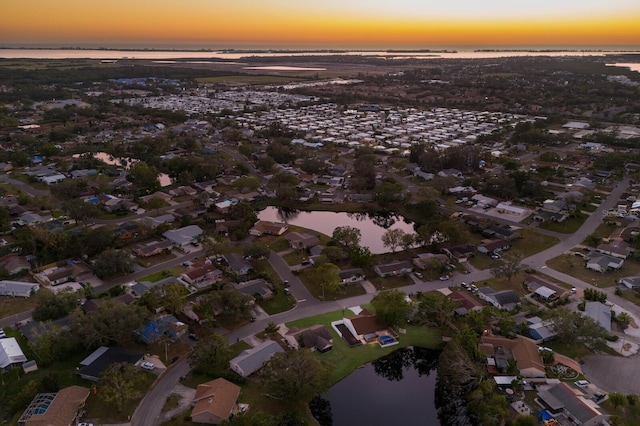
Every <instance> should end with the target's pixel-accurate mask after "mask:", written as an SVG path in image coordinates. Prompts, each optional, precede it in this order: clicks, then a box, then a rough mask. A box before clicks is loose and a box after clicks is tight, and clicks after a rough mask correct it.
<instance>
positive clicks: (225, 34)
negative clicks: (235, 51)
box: [0, 0, 640, 47]
mask: <svg viewBox="0 0 640 426" xmlns="http://www.w3.org/2000/svg"><path fill="white" fill-rule="evenodd" d="M207 1H209V0H207ZM273 1H274V4H273V5H272V6H273V7H266V6H265V3H255V1H252V0H237V3H239V4H233V5H230V4H229V3H226V2H225V3H222V4H219V2H213V1H211V2H210V3H207V2H206V1H205V0H200V1H195V0H185V1H184V2H180V3H178V2H173V1H170V0H155V1H152V0H138V1H136V0H130V1H128V2H125V1H124V0H111V1H110V2H104V3H103V2H100V3H98V4H96V3H94V2H91V1H88V2H87V1H84V2H80V1H77V0H59V1H58V2H48V3H46V2H43V1H42V0H23V1H21V2H15V1H12V2H8V3H5V4H4V5H3V14H2V16H1V17H0V45H2V44H7V43H25V44H26V43H63V44H64V43H71V44H83V43H104V44H109V43H147V44H150V45H153V44H158V43H163V44H199V45H211V46H225V45H230V46H233V45H246V46H252V45H253V46H269V45H271V46H278V45H300V46H324V47H342V46H360V47H376V46H379V47H382V46H388V47H392V46H403V47H429V46H510V45H511V46H527V45H531V46H533V45H535V46H568V45H576V46H578V45H583V46H605V45H610V46H636V47H640V25H639V24H638V22H640V6H639V7H636V8H635V9H634V10H632V11H623V12H617V13H610V14H604V15H603V14H600V15H598V16H586V15H585V14H584V13H581V14H576V15H575V16H573V15H572V16H566V17H562V16H558V17H553V18H540V17H537V18H536V17H531V18H529V19H523V18H522V17H513V18H510V19H507V18H504V17H502V18H500V19H498V18H483V19H472V18H470V17H464V16H461V17H459V18H456V19H453V18H451V17H446V18H444V17H442V16H440V17H438V16H423V15H417V16H415V17H411V16H409V15H410V14H408V13H404V14H403V15H402V16H390V17H386V16H380V15H375V14H373V13H363V14H362V15H361V16H356V17H354V16H353V15H351V14H347V13H344V14H341V13H339V11H337V10H325V11H322V10H320V9H319V6H315V9H313V11H314V13H313V14H311V13H309V12H307V13H304V12H305V7H307V5H303V4H300V3H297V4H296V5H295V6H294V5H293V3H292V4H289V3H290V2H288V1H287V0H273ZM242 3H244V4H245V6H246V4H255V7H253V8H246V9H244V8H241V7H240V6H241V4H242ZM278 3H280V4H281V5H285V4H287V5H288V6H289V7H288V8H287V9H283V8H278V7H277V6H275V5H277V4H278ZM25 4H26V6H25ZM203 5H204V6H203ZM612 10H613V8H612ZM43 11H44V13H43Z"/></svg>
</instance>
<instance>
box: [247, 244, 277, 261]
mask: <svg viewBox="0 0 640 426" xmlns="http://www.w3.org/2000/svg"><path fill="white" fill-rule="evenodd" d="M270 252H271V250H269V247H267V246H265V245H262V244H251V245H249V246H246V247H245V248H244V255H245V256H251V257H252V258H254V259H264V258H267V257H269V253H270Z"/></svg>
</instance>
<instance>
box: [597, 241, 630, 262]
mask: <svg viewBox="0 0 640 426" xmlns="http://www.w3.org/2000/svg"><path fill="white" fill-rule="evenodd" d="M596 251H598V252H599V253H603V254H606V255H609V256H613V257H619V258H620V259H626V258H627V257H629V255H630V254H631V253H633V251H634V249H633V247H631V245H630V244H629V243H627V242H626V241H622V240H617V241H610V242H609V243H602V244H599V245H598V247H597V248H596Z"/></svg>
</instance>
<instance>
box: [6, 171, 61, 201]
mask: <svg viewBox="0 0 640 426" xmlns="http://www.w3.org/2000/svg"><path fill="white" fill-rule="evenodd" d="M0 182H6V183H10V184H11V185H13V186H15V187H16V188H18V189H20V190H21V191H22V192H24V193H25V194H27V195H28V196H30V197H46V196H47V195H49V194H50V192H49V191H48V190H44V189H36V188H34V187H32V186H31V185H29V184H28V183H24V182H22V181H21V180H16V179H11V178H10V177H9V176H7V175H0Z"/></svg>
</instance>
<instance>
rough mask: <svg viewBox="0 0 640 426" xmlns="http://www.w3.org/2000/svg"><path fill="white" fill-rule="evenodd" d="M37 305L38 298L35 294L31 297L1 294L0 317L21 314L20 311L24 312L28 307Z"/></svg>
mask: <svg viewBox="0 0 640 426" xmlns="http://www.w3.org/2000/svg"><path fill="white" fill-rule="evenodd" d="M35 306H36V300H35V298H34V297H33V296H32V297H29V298H24V297H9V296H1V297H0V318H5V317H9V316H11V315H15V314H19V313H20V312H24V311H26V310H28V309H31V308H34V307H35Z"/></svg>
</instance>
